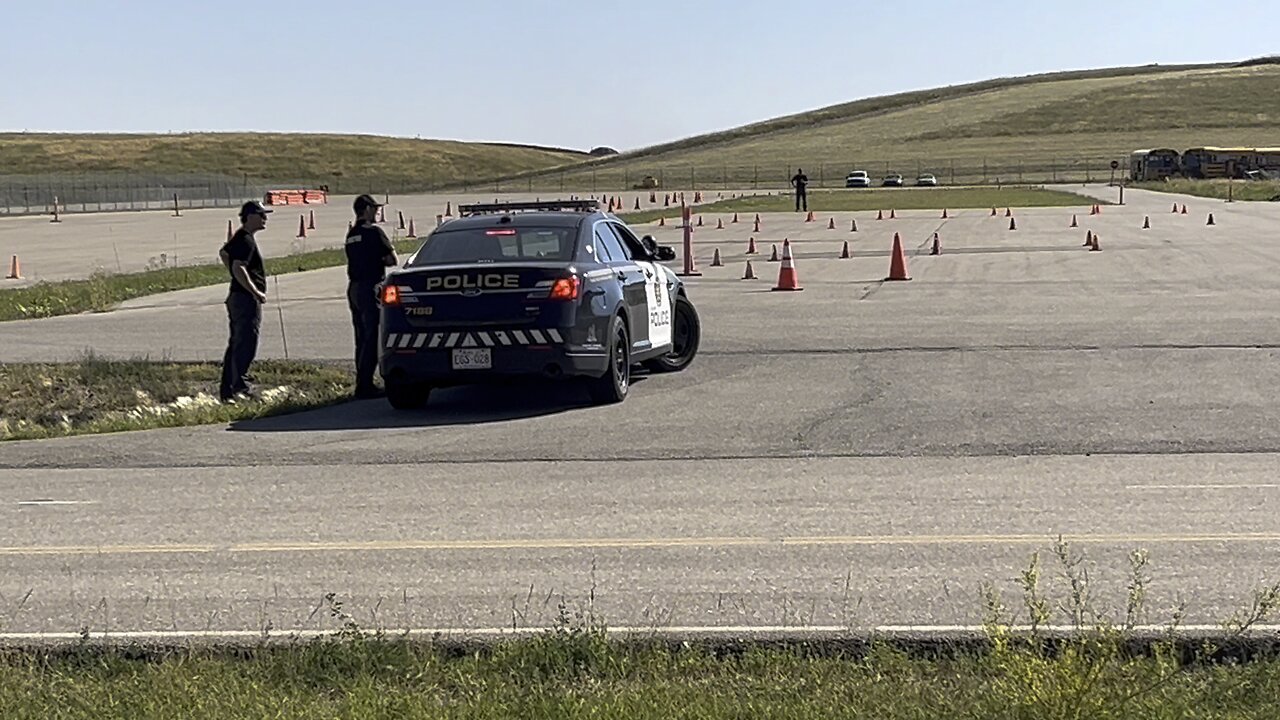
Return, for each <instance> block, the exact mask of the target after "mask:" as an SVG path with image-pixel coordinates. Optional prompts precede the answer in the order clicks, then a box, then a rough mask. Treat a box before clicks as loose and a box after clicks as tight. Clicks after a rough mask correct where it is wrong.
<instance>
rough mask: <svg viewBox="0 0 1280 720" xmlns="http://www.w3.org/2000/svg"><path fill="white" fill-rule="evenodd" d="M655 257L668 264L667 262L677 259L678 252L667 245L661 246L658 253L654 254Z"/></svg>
mask: <svg viewBox="0 0 1280 720" xmlns="http://www.w3.org/2000/svg"><path fill="white" fill-rule="evenodd" d="M654 257H656V258H658V259H659V260H661V261H663V262H666V261H667V260H675V259H676V251H675V250H672V249H671V248H670V247H669V246H667V245H660V246H658V251H657V252H656V253H654Z"/></svg>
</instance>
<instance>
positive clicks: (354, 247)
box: [346, 221, 395, 284]
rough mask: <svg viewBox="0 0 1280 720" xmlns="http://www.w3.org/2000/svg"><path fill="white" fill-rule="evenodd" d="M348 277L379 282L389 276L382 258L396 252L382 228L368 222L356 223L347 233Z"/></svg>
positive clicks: (366, 281) (363, 281) (365, 281)
mask: <svg viewBox="0 0 1280 720" xmlns="http://www.w3.org/2000/svg"><path fill="white" fill-rule="evenodd" d="M346 250H347V279H348V280H350V281H351V282H358V283H370V284H372V283H377V282H381V281H382V280H383V279H384V278H386V276H387V266H386V265H385V264H384V263H383V262H382V259H383V258H385V257H386V256H388V255H390V254H392V253H394V252H395V249H394V248H392V247H391V241H390V240H388V239H387V234H386V233H384V232H382V228H380V227H378V226H377V225H374V224H372V223H367V222H363V221H361V222H359V223H356V225H355V226H354V227H352V228H351V232H349V233H347V247H346Z"/></svg>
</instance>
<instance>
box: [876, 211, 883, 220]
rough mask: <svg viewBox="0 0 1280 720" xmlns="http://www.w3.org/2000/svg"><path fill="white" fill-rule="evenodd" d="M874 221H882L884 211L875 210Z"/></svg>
mask: <svg viewBox="0 0 1280 720" xmlns="http://www.w3.org/2000/svg"><path fill="white" fill-rule="evenodd" d="M876 219H877V220H883V219H884V211H883V210H877V211H876Z"/></svg>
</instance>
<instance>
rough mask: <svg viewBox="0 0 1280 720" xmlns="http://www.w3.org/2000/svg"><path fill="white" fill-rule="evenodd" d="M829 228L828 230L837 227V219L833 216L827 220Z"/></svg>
mask: <svg viewBox="0 0 1280 720" xmlns="http://www.w3.org/2000/svg"><path fill="white" fill-rule="evenodd" d="M827 229H828V230H835V229H836V219H835V218H831V219H830V220H828V221H827Z"/></svg>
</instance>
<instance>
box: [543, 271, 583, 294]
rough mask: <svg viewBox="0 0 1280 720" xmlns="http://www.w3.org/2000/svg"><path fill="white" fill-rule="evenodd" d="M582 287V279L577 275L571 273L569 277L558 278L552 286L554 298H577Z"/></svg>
mask: <svg viewBox="0 0 1280 720" xmlns="http://www.w3.org/2000/svg"><path fill="white" fill-rule="evenodd" d="M581 289H582V281H581V280H579V279H578V276H577V275H571V276H569V277H567V278H560V279H559V280H556V281H555V283H554V284H553V285H552V286H551V295H550V297H551V299H552V300H577V299H578V292H579V291H580V290H581Z"/></svg>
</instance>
